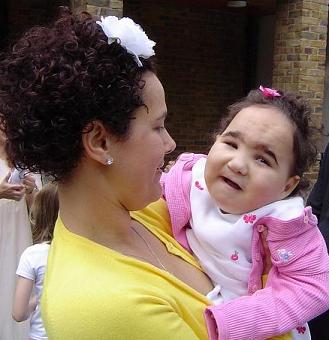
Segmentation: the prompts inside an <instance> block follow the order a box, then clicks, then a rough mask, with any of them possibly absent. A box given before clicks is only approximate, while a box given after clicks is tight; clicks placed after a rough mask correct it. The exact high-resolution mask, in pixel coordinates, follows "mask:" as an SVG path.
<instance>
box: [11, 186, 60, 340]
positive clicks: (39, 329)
mask: <svg viewBox="0 0 329 340" xmlns="http://www.w3.org/2000/svg"><path fill="white" fill-rule="evenodd" d="M57 215H58V194H57V186H56V185H55V184H52V183H48V184H46V185H45V186H44V187H43V188H42V189H41V190H40V191H39V192H38V193H37V195H36V197H35V201H34V203H33V204H32V208H31V213H30V216H31V223H32V226H33V229H32V234H33V240H34V242H37V244H34V245H33V246H31V247H28V248H27V249H25V251H24V252H23V254H22V256H21V259H20V261H19V264H18V268H17V271H16V274H17V281H16V291H15V297H14V304H13V313H12V314H13V318H14V320H16V321H24V320H26V319H28V318H29V316H30V315H31V319H30V335H29V336H30V339H33V340H45V339H47V335H46V332H45V329H44V327H43V323H42V320H41V315H40V307H39V302H40V297H41V291H42V285H43V277H44V273H45V267H46V264H47V256H48V250H49V246H50V242H51V240H52V237H53V230H54V225H55V222H56V219H57ZM34 287H35V288H34ZM33 288H34V289H33Z"/></svg>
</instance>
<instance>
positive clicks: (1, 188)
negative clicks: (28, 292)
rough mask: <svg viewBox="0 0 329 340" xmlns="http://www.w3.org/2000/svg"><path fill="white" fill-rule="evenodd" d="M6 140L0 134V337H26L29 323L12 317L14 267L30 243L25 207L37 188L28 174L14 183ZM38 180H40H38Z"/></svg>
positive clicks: (19, 338) (27, 207)
mask: <svg viewBox="0 0 329 340" xmlns="http://www.w3.org/2000/svg"><path fill="white" fill-rule="evenodd" d="M5 144H6V140H5V138H4V136H3V134H1V135H0V178H1V179H2V180H1V183H0V258H1V264H0V301H1V308H0V339H17V340H25V339H26V338H27V335H28V323H25V322H24V323H22V324H19V325H18V324H16V323H15V322H14V321H13V319H12V317H11V309H12V301H13V298H14V292H15V280H16V268H17V265H18V261H19V258H20V256H21V254H22V252H23V250H24V249H25V248H26V247H28V246H29V245H31V244H32V235H31V226H30V222H29V217H28V209H29V207H30V205H31V203H32V200H33V197H34V194H35V192H36V190H35V188H36V178H35V177H34V176H33V175H31V174H27V175H25V176H24V177H22V179H21V181H20V182H19V183H13V182H14V181H13V176H12V173H13V171H14V170H13V169H12V167H11V166H10V165H9V164H8V161H7V155H6V151H5ZM38 183H39V182H38Z"/></svg>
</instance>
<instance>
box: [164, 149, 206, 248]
mask: <svg viewBox="0 0 329 340" xmlns="http://www.w3.org/2000/svg"><path fill="white" fill-rule="evenodd" d="M202 157H205V155H201V154H193V153H184V154H181V155H180V156H179V157H178V158H177V161H176V162H175V164H174V165H173V166H172V167H171V168H170V170H169V172H168V173H163V175H162V176H161V180H160V183H161V185H162V193H163V196H164V199H165V200H166V201H167V205H168V210H169V214H170V219H171V224H172V231H173V236H174V237H175V239H176V240H177V241H178V242H179V243H180V244H181V245H182V246H183V247H184V248H185V249H187V250H189V251H190V247H189V245H188V242H187V238H186V232H185V227H186V225H187V224H188V222H189V220H190V217H191V207H190V189H191V180H192V168H193V165H194V164H195V163H196V162H197V161H198V160H199V159H200V158H202Z"/></svg>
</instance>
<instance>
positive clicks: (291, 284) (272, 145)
mask: <svg viewBox="0 0 329 340" xmlns="http://www.w3.org/2000/svg"><path fill="white" fill-rule="evenodd" d="M309 119H310V110H309V107H308V105H307V103H306V102H305V101H304V100H303V99H302V98H301V97H299V96H296V95H294V94H289V93H286V94H285V93H283V92H278V91H276V90H272V89H268V88H263V87H260V88H259V89H258V90H253V91H251V92H250V93H249V95H248V96H247V97H246V98H244V99H242V100H241V101H239V102H237V103H235V104H233V105H231V106H230V107H229V114H228V116H227V117H226V119H224V120H223V121H222V123H221V126H220V130H219V133H218V135H217V138H216V141H215V143H214V144H213V146H212V148H211V150H210V152H209V154H208V156H205V155H196V154H183V155H181V156H180V157H179V158H178V160H177V162H176V163H175V165H174V166H173V167H172V168H171V169H170V171H169V172H168V173H164V174H163V176H162V185H163V193H164V197H165V199H166V201H167V205H168V209H169V213H170V218H171V222H172V227H173V234H174V236H175V237H176V239H177V240H178V241H179V242H180V243H181V244H182V245H183V246H184V247H185V248H186V249H188V250H192V251H193V253H194V254H195V255H196V256H197V258H198V259H199V261H200V264H201V266H202V267H203V269H204V270H205V272H206V273H207V274H208V275H209V277H210V278H211V280H212V281H213V283H214V286H215V289H214V290H213V291H212V292H210V293H209V294H208V297H209V298H210V299H211V300H212V301H213V302H214V303H215V304H219V305H218V306H215V307H213V308H214V310H216V312H213V311H212V312H213V316H214V317H215V318H216V321H217V324H219V325H221V326H222V327H220V334H219V337H220V338H221V339H222V338H223V339H259V338H264V335H266V336H265V337H270V336H273V335H278V334H282V333H285V332H287V331H289V330H291V329H294V330H293V332H292V337H293V338H300V337H302V338H303V337H304V338H310V335H309V331H308V327H307V325H304V323H305V322H306V321H308V320H310V319H312V318H313V317H315V316H316V315H318V314H320V313H321V312H322V311H324V310H326V309H328V308H329V301H328V294H324V292H328V289H329V284H328V282H329V277H328V274H329V267H328V255H327V249H326V246H325V243H324V241H323V238H322V237H321V234H320V233H319V230H318V228H317V220H316V217H315V216H314V215H312V210H311V208H310V207H307V208H304V204H303V199H302V197H300V196H298V194H300V192H301V190H303V189H305V188H306V186H307V179H306V178H305V177H303V174H304V172H305V171H306V169H308V167H309V166H310V165H311V164H312V163H313V161H314V160H315V155H316V152H315V149H314V148H313V145H312V142H311V140H310V127H309ZM263 225H265V226H266V228H267V232H268V235H267V242H268V247H269V251H270V253H271V261H272V268H271V269H270V272H269V275H268V278H267V282H266V285H265V288H264V289H263V290H261V291H258V290H259V289H260V288H262V281H261V276H262V271H263V254H264V249H263V246H262V243H261V240H260V232H262V231H263V227H262V226H263ZM256 291H257V293H256V294H254V293H255V292H256ZM245 295H253V296H250V297H249V298H252V299H253V300H252V302H251V300H247V299H248V297H246V298H245V299H246V301H249V302H248V303H249V305H248V303H247V304H246V305H247V306H248V312H246V310H245V309H243V308H241V305H235V302H234V299H235V298H237V297H240V296H245ZM250 306H252V308H250ZM208 312H209V311H208ZM236 318H240V324H239V325H240V326H239V327H238V329H237V327H236V329H235V334H234V335H233V334H232V333H231V334H227V332H226V330H227V329H228V328H229V326H231V325H234V324H237V322H239V320H237V319H236ZM248 318H258V319H259V327H258V328H257V329H253V330H251V331H250V333H248V334H245V333H244V326H243V325H244V324H245V325H247V324H248ZM233 319H234V320H233ZM246 329H247V327H246Z"/></svg>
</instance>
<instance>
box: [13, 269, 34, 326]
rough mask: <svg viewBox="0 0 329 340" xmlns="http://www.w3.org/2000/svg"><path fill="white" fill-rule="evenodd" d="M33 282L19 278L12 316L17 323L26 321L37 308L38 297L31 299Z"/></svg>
mask: <svg viewBox="0 0 329 340" xmlns="http://www.w3.org/2000/svg"><path fill="white" fill-rule="evenodd" d="M33 283H34V282H33V280H30V279H27V278H25V277H22V276H19V275H18V276H17V280H16V290H15V295H14V304H13V311H12V316H13V319H14V320H15V321H18V322H20V321H25V320H26V319H28V318H29V316H30V314H31V313H32V312H33V311H34V310H35V308H36V305H37V303H36V297H35V296H33V297H31V294H32V289H33Z"/></svg>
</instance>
